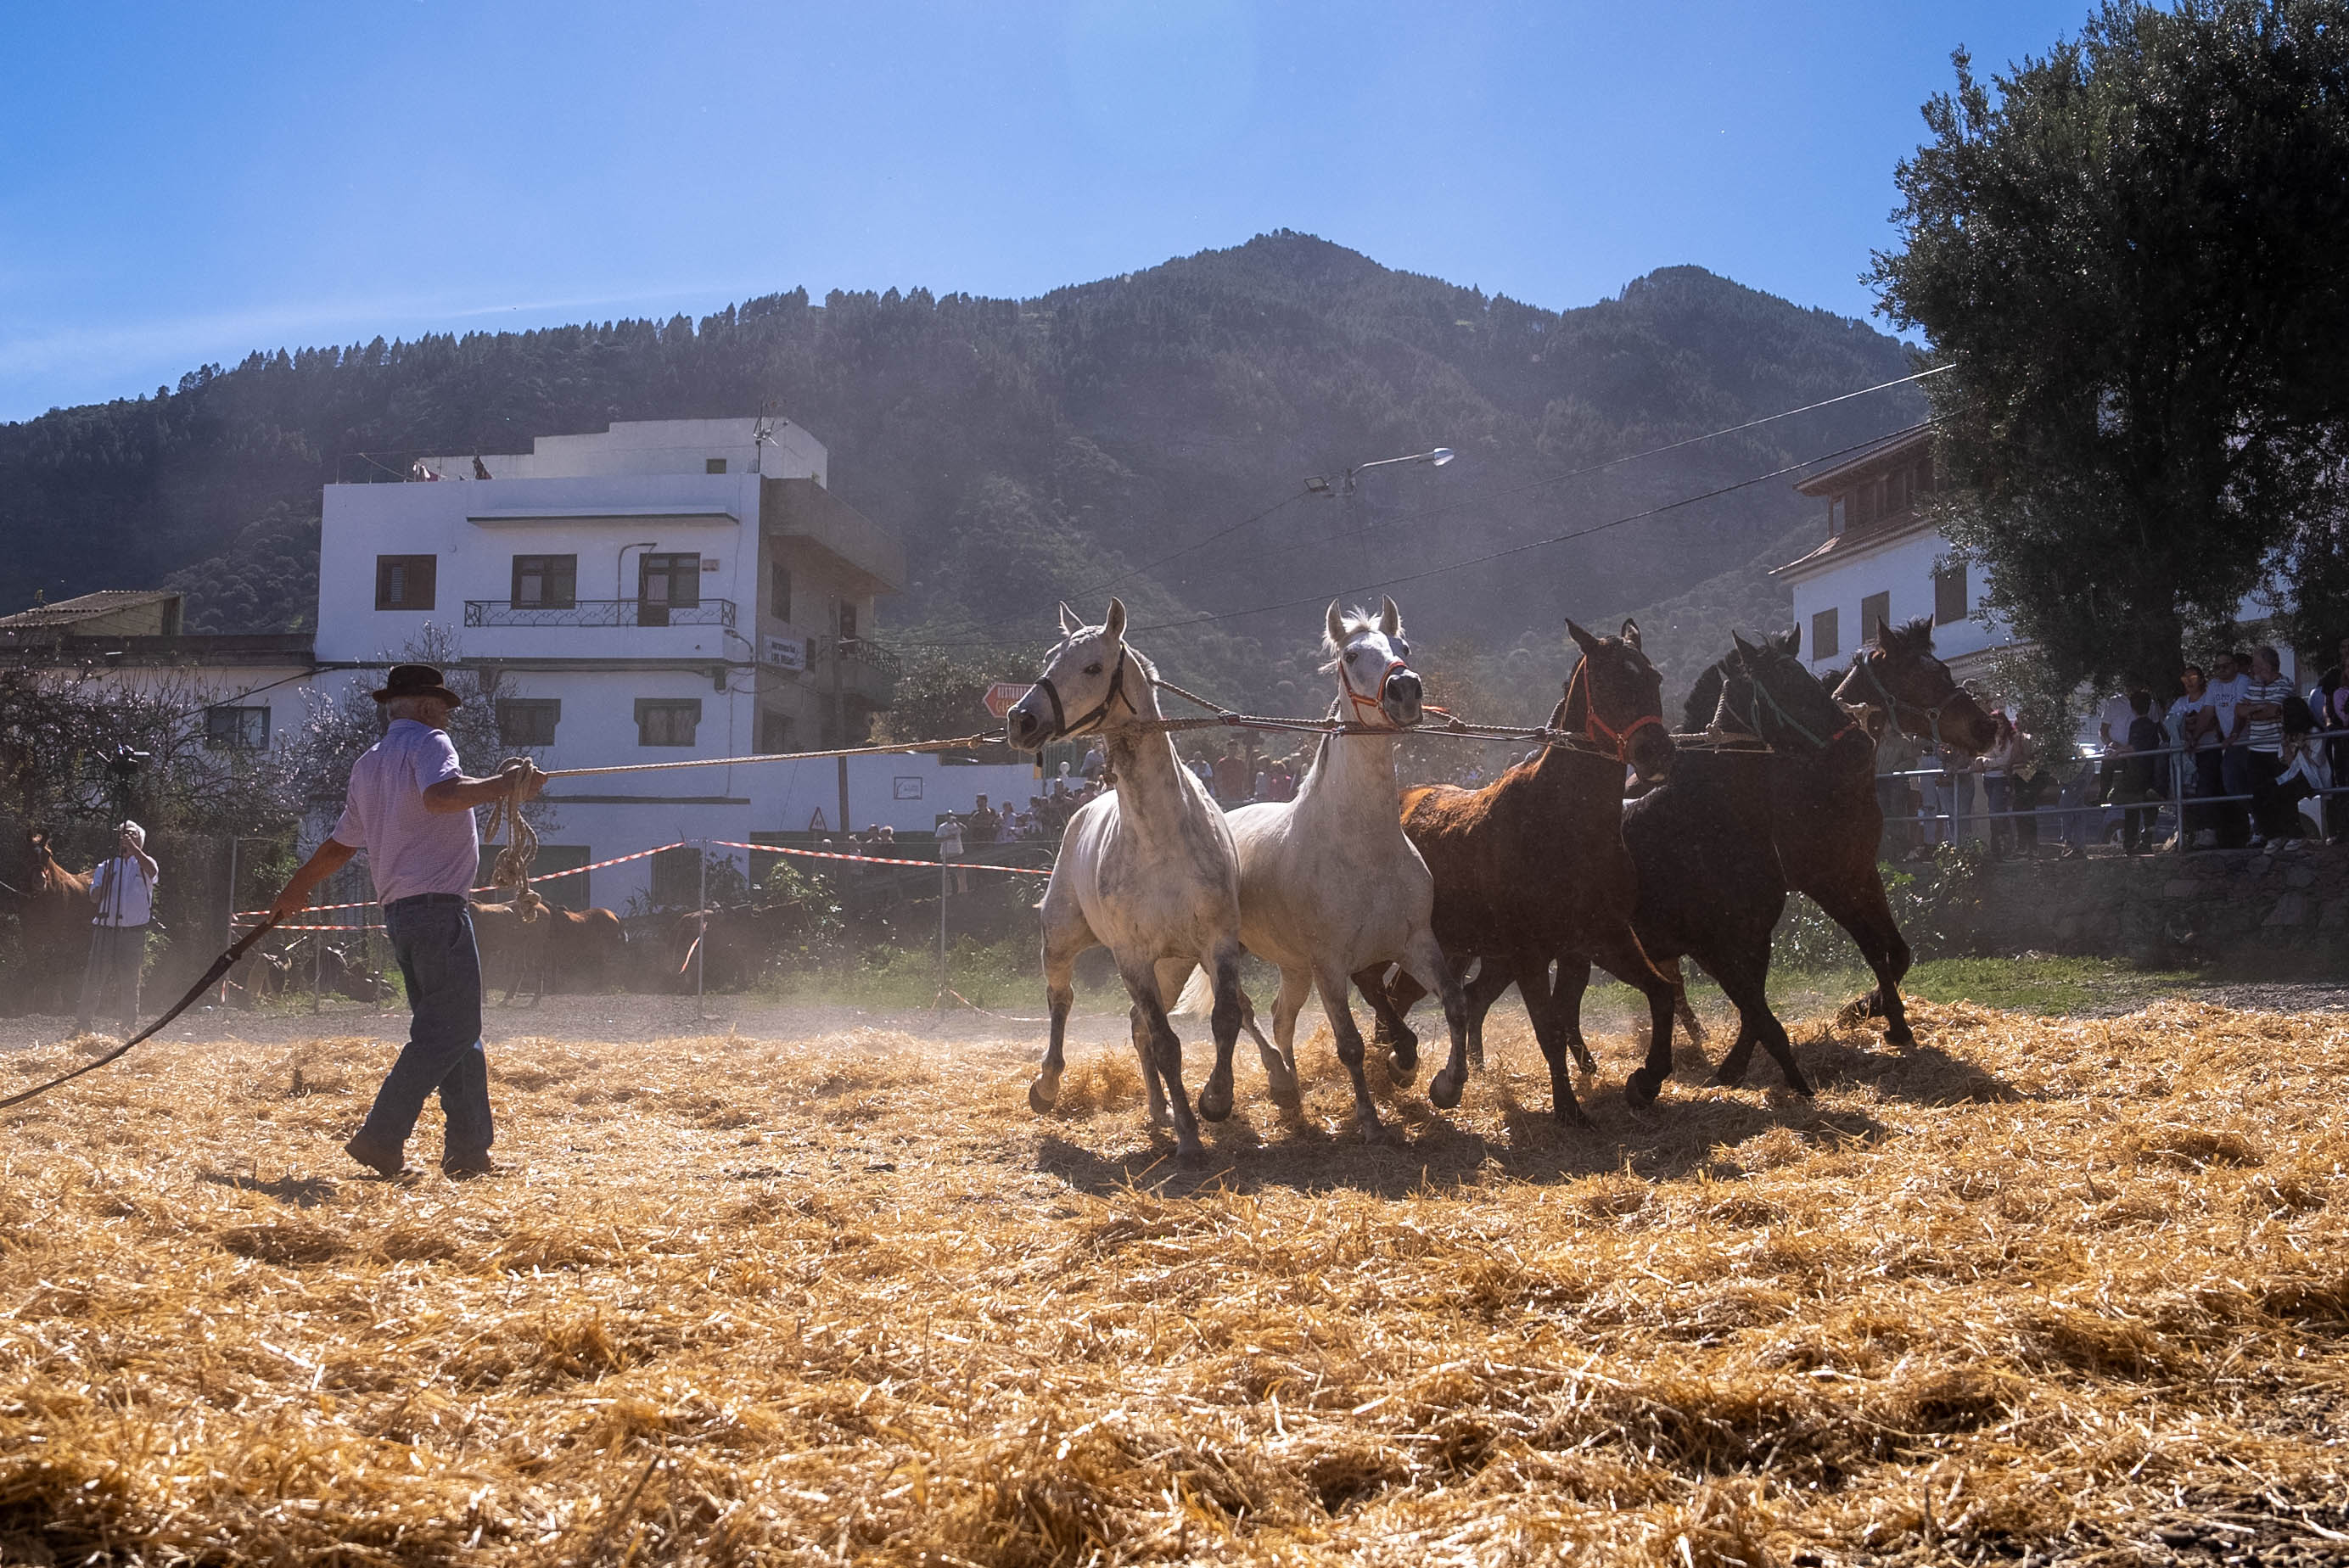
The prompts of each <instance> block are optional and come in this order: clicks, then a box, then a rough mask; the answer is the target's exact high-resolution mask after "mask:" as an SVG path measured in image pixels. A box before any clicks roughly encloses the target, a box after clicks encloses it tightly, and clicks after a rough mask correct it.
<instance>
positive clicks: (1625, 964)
mask: <svg viewBox="0 0 2349 1568" xmlns="http://www.w3.org/2000/svg"><path fill="white" fill-rule="evenodd" d="M1567 630H1568V632H1570V633H1571V634H1573V636H1574V640H1575V641H1576V642H1577V643H1578V644H1579V645H1581V648H1582V662H1581V663H1580V664H1578V665H1576V666H1575V669H1574V674H1573V675H1572V676H1570V677H1569V678H1568V681H1567V683H1566V695H1565V696H1564V698H1563V699H1562V700H1560V701H1559V703H1558V705H1557V707H1556V708H1555V709H1554V710H1552V712H1551V714H1550V717H1549V724H1550V727H1551V728H1553V729H1560V730H1570V731H1573V732H1576V733H1578V734H1580V735H1582V736H1585V737H1587V738H1589V739H1591V740H1593V741H1596V742H1598V743H1599V745H1598V747H1597V748H1578V747H1568V746H1546V747H1544V748H1542V750H1541V754H1540V755H1539V756H1537V757H1536V758H1534V759H1533V760H1531V761H1529V762H1520V763H1518V764H1517V765H1516V767H1515V768H1512V769H1509V770H1508V771H1507V772H1506V773H1504V774H1503V775H1502V776H1501V777H1500V778H1499V779H1496V780H1495V781H1494V782H1493V783H1491V784H1488V785H1486V786H1485V788H1484V789H1455V788H1454V787H1452V786H1450V785H1444V784H1438V785H1431V786H1428V787H1425V788H1423V789H1412V790H1408V791H1406V792H1405V793H1404V795H1403V798H1402V822H1403V831H1404V832H1405V833H1406V834H1407V835H1408V836H1409V837H1410V839H1411V841H1412V842H1413V844H1414V845H1416V846H1418V849H1419V852H1420V853H1421V854H1422V855H1423V856H1424V857H1425V858H1426V860H1427V868H1428V870H1429V871H1430V872H1433V873H1434V877H1435V918H1434V926H1435V939H1436V941H1437V942H1439V943H1441V944H1443V947H1444V954H1445V956H1446V957H1448V958H1450V959H1451V960H1452V962H1453V964H1454V965H1455V966H1465V965H1466V964H1467V962H1468V960H1469V959H1471V958H1481V959H1484V960H1485V961H1486V962H1485V966H1484V969H1483V970H1482V971H1480V973H1479V974H1478V975H1477V977H1476V980H1475V983H1473V984H1472V985H1470V986H1469V987H1468V990H1469V996H1468V1005H1469V1009H1470V1016H1472V1017H1479V1018H1481V1017H1482V1016H1483V1013H1484V1010H1485V1008H1486V1007H1489V1006H1491V1005H1492V1003H1493V1001H1494V999H1495V997H1497V996H1498V995H1500V994H1501V992H1502V991H1503V990H1505V989H1506V987H1507V986H1508V985H1510V984H1511V983H1512V982H1514V983H1515V984H1516V986H1517V989H1518V993H1519V995H1522V996H1524V998H1525V1001H1526V1012H1527V1013H1528V1014H1530V1015H1531V1016H1532V1018H1533V1025H1534V1036H1535V1038H1537V1040H1539V1041H1540V1042H1541V1048H1542V1055H1543V1057H1546V1058H1547V1061H1548V1063H1549V1082H1550V1111H1551V1114H1552V1115H1553V1116H1555V1117H1556V1118H1557V1119H1558V1120H1560V1121H1564V1122H1581V1121H1585V1120H1587V1119H1586V1118H1585V1117H1584V1116H1583V1113H1582V1108H1581V1106H1580V1105H1579V1104H1578V1103H1577V1102H1576V1100H1575V1098H1574V1084H1573V1079H1572V1077H1571V1073H1570V1070H1569V1068H1568V1053H1569V1052H1571V1053H1572V1056H1573V1058H1574V1060H1575V1061H1576V1062H1578V1063H1579V1064H1580V1065H1581V1066H1582V1068H1584V1070H1585V1071H1591V1070H1595V1066H1596V1064H1594V1063H1593V1062H1592V1061H1591V1059H1590V1052H1589V1048H1588V1047H1587V1046H1585V1045H1584V1044H1583V1039H1582V1018H1581V1011H1580V1007H1579V1005H1578V1004H1579V997H1577V998H1576V1003H1577V1005H1575V1006H1563V1007H1561V1006H1556V1005H1555V1003H1554V997H1553V993H1552V990H1551V986H1550V983H1549V969H1550V965H1551V964H1552V963H1553V962H1557V963H1565V964H1580V965H1583V966H1584V970H1585V972H1586V973H1587V972H1588V965H1591V964H1594V963H1595V964H1597V965H1599V967H1601V968H1603V969H1605V970H1606V971H1607V972H1608V973H1609V974H1610V975H1615V976H1617V977H1618V978H1619V979H1621V980H1623V981H1624V982H1626V983H1627V984H1629V985H1632V986H1634V987H1635V988H1637V989H1638V990H1639V991H1640V993H1641V994H1642V995H1645V996H1646V997H1647V998H1648V1006H1649V1012H1650V1015H1651V1026H1652V1032H1651V1035H1650V1038H1651V1041H1660V1042H1661V1046H1660V1047H1656V1048H1652V1049H1651V1050H1650V1052H1649V1054H1648V1060H1647V1062H1646V1064H1645V1065H1644V1066H1642V1067H1641V1068H1640V1069H1639V1070H1638V1071H1636V1072H1634V1073H1633V1074H1632V1075H1631V1078H1630V1084H1629V1086H1628V1092H1629V1093H1630V1095H1631V1096H1632V1097H1633V1098H1634V1099H1640V1100H1650V1099H1654V1098H1655V1097H1656V1094H1657V1091H1658V1090H1659V1089H1661V1088H1662V1087H1663V1081H1664V1078H1665V1076H1666V1075H1667V1074H1668V1073H1669V1072H1670V1071H1671V1009H1672V998H1673V995H1674V991H1673V986H1672V983H1671V979H1670V978H1669V977H1668V976H1667V975H1664V974H1663V973H1661V971H1659V970H1658V969H1657V968H1656V966H1655V965H1653V964H1652V963H1651V962H1650V961H1649V958H1648V955H1647V954H1646V953H1645V952H1644V951H1643V950H1642V949H1641V947H1640V940H1639V938H1638V937H1637V936H1636V935H1634V934H1632V930H1631V910H1632V905H1633V903H1634V901H1635V900H1636V898H1637V896H1638V887H1637V880H1638V879H1637V873H1636V872H1634V870H1633V868H1632V864H1631V856H1630V851H1627V850H1626V849H1625V848H1624V847H1623V827H1622V824H1623V769H1624V766H1625V765H1626V764H1627V763H1628V764H1629V765H1630V767H1631V768H1632V769H1634V770H1636V771H1637V772H1638V773H1639V775H1640V778H1641V779H1644V780H1648V781H1651V782H1655V781H1661V780H1662V779H1666V778H1669V777H1670V776H1671V770H1672V769H1673V767H1674V766H1675V764H1674V760H1673V751H1672V741H1671V735H1670V734H1669V733H1667V731H1666V730H1665V728H1664V723H1663V717H1662V712H1661V685H1662V683H1661V680H1660V679H1659V677H1658V676H1657V675H1656V669H1655V666H1654V665H1651V664H1650V663H1649V662H1648V660H1647V656H1646V655H1644V654H1642V653H1641V652H1640V628H1639V627H1638V626H1636V625H1634V624H1631V623H1630V622H1629V621H1626V622H1624V623H1623V633H1622V635H1620V636H1618V637H1595V636H1592V635H1591V634H1589V633H1588V632H1586V631H1584V630H1583V629H1582V628H1581V627H1579V626H1578V625H1576V624H1574V623H1572V622H1571V621H1569V622H1568V623H1567ZM1354 979H1355V983H1356V984H1357V985H1360V986H1361V989H1362V993H1363V995H1364V996H1365V997H1367V998H1368V999H1369V1000H1370V1003H1371V1008H1372V1010H1373V1011H1375V1012H1377V1013H1378V1015H1379V1026H1380V1037H1381V1039H1389V1038H1393V1037H1396V1036H1397V1035H1399V1034H1400V1033H1401V1032H1402V1014H1403V1013H1404V1012H1406V1011H1408V1010H1409V1009H1410V1007H1411V1005H1412V1004H1413V1002H1415V1001H1417V1000H1418V999H1419V996H1420V995H1421V992H1420V989H1419V987H1418V986H1417V985H1413V983H1412V982H1411V980H1410V979H1409V978H1408V977H1407V976H1402V975H1398V976H1396V980H1395V984H1394V985H1392V986H1386V987H1382V986H1381V985H1380V984H1379V981H1380V976H1379V975H1376V974H1374V973H1371V972H1367V971H1366V972H1365V973H1363V974H1361V975H1356V976H1355V977H1354ZM1467 1069H1468V1052H1467V1050H1466V1049H1465V1047H1464V1044H1463V1043H1462V1042H1460V1041H1457V1040H1455V1042H1454V1047H1453V1053H1452V1059H1451V1060H1450V1061H1449V1062H1448V1063H1446V1064H1445V1066H1444V1070H1443V1071H1441V1072H1439V1073H1437V1074H1436V1075H1435V1078H1433V1080H1432V1081H1431V1082H1430V1083H1429V1085H1428V1098H1429V1099H1432V1100H1433V1101H1434V1102H1435V1103H1436V1104H1437V1105H1438V1106H1441V1107H1445V1108H1449V1107H1451V1106H1454V1105H1457V1104H1458V1103H1459V1100H1460V1089H1461V1085H1462V1083H1463V1081H1464V1079H1465V1078H1466V1076H1467Z"/></svg>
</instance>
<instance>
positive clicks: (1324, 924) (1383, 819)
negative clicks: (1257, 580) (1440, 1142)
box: [1183, 599, 1468, 1138]
mask: <svg viewBox="0 0 2349 1568" xmlns="http://www.w3.org/2000/svg"><path fill="white" fill-rule="evenodd" d="M1322 646H1323V650H1324V651H1325V652H1326V653H1328V654H1329V655H1330V662H1329V663H1328V664H1326V665H1322V668H1323V670H1324V671H1330V672H1335V673H1336V675H1337V676H1338V700H1337V703H1336V705H1335V707H1333V708H1332V709H1331V716H1332V717H1337V718H1343V719H1347V720H1350V721H1351V722H1354V723H1358V724H1367V725H1371V726H1373V727H1381V728H1384V729H1387V730H1391V731H1392V732H1394V733H1393V734H1392V735H1332V736H1329V737H1326V738H1324V739H1323V740H1322V742H1321V746H1320V749H1319V752H1318V753H1316V755H1315V757H1314V758H1313V766H1312V767H1311V768H1310V769H1308V770H1307V772H1306V775H1305V777H1304V779H1302V780H1301V781H1300V782H1299V785H1298V788H1297V797H1296V799H1293V800H1282V801H1275V802H1268V803H1266V804H1262V805H1256V806H1243V807H1241V808H1240V809H1239V810H1236V811H1234V812H1233V813H1232V814H1231V816H1230V819H1229V820H1230V822H1231V829H1232V837H1233V840H1234V841H1235V842H1236V843H1237V845H1238V849H1239V860H1240V941H1241V943H1242V944H1245V945H1246V946H1247V950H1248V951H1249V952H1251V953H1253V954H1256V955H1257V957H1259V958H1262V959H1264V960H1266V961H1267V962H1268V963H1270V964H1273V965H1277V966H1278V968H1279V970H1280V995H1279V998H1278V1000H1277V1001H1275V1002H1274V1003H1273V1008H1272V1032H1273V1038H1274V1040H1275V1042H1276V1043H1277V1044H1278V1049H1279V1055H1280V1058H1281V1061H1282V1062H1283V1064H1284V1065H1285V1066H1286V1067H1287V1068H1288V1078H1289V1080H1290V1081H1291V1082H1293V1081H1294V1080H1295V1078H1296V1073H1297V1015H1298V1013H1299V1010H1300V1009H1302V1008H1303V1007H1304V1006H1305V998H1306V996H1307V995H1308V994H1309V992H1311V991H1319V992H1320V994H1321V1007H1322V1010H1323V1011H1324V1012H1325V1013H1327V1014H1328V1015H1329V1018H1330V1029H1331V1031H1332V1032H1333V1033H1334V1034H1335V1035H1336V1036H1337V1040H1338V1059H1339V1060H1340V1061H1341V1062H1343V1063H1345V1064H1346V1071H1347V1072H1348V1073H1349V1074H1350V1076H1351V1077H1352V1078H1353V1080H1354V1114H1355V1118H1356V1119H1357V1122H1358V1124H1359V1126H1360V1128H1361V1133H1362V1136H1363V1137H1365V1138H1375V1137H1377V1136H1378V1132H1379V1112H1378V1107H1377V1106H1376V1105H1375V1104H1374V1103H1373V1102H1372V1101H1371V1088H1370V1084H1369V1082H1368V1081H1367V1080H1366V1079H1365V1078H1363V1076H1362V1057H1363V1048H1362V1035H1361V1030H1360V1029H1358V1028H1356V1027H1355V1026H1354V1016H1353V1014H1352V1012H1351V1010H1350V1009H1349V1008H1348V1006H1347V1005H1346V988H1347V986H1348V985H1349V984H1350V981H1351V977H1352V976H1354V975H1359V974H1362V973H1363V972H1365V971H1371V972H1374V973H1375V974H1377V975H1379V976H1381V978H1383V976H1384V975H1385V972H1386V968H1387V966H1388V965H1391V964H1400V965H1402V967H1403V969H1404V970H1405V971H1407V972H1408V973H1409V974H1410V975H1411V976H1412V978H1413V979H1414V980H1417V981H1418V982H1419V983H1420V985H1423V986H1424V987H1426V988H1427V989H1428V990H1430V991H1433V992H1434V993H1435V994H1436V995H1438V996H1439V997H1441V998H1442V999H1443V1003H1444V1022H1445V1023H1446V1024H1448V1025H1449V1026H1451V1029H1452V1038H1453V1042H1454V1047H1453V1060H1454V1061H1459V1060H1461V1059H1462V1052H1463V1051H1464V1049H1465V1045H1464V1042H1465V1040H1466V1038H1467V1029H1468V1013H1467V1007H1466V1006H1465V1003H1464V998H1463V995H1462V992H1461V986H1460V982H1459V980H1458V978H1457V977H1456V976H1455V975H1454V974H1453V972H1452V965H1451V964H1450V963H1448V962H1447V961H1446V960H1445V958H1444V950H1443V948H1441V947H1440V946H1438V945H1437V944H1436V941H1435V933H1434V931H1433V926H1432V917H1433V913H1434V909H1435V879H1434V878H1433V876H1431V875H1429V874H1428V870H1427V862H1426V861H1423V860H1422V859H1421V858H1420V853H1419V851H1418V850H1416V849H1415V848H1413V845H1412V842H1411V841H1410V840H1409V839H1407V838H1405V837H1404V836H1403V830H1402V812H1401V811H1400V810H1398V809H1397V805H1396V801H1397V799H1398V796H1399V791H1398V790H1397V789H1396V787H1395V742H1396V740H1397V739H1398V738H1400V737H1401V734H1402V731H1404V730H1406V729H1409V728H1411V727H1413V726H1414V725H1416V724H1418V723H1419V721H1420V679H1419V676H1418V675H1417V674H1416V673H1414V672H1413V669H1412V667H1411V665H1410V664H1409V663H1408V662H1407V661H1408V659H1409V657H1410V654H1411V645H1410V644H1409V643H1407V642H1405V641H1404V640H1403V635H1402V613H1401V612H1399V611H1398V610H1396V608H1395V602H1394V601H1393V600H1392V599H1389V600H1387V601H1386V603H1385V606H1384V607H1383V609H1382V610H1381V613H1380V614H1379V617H1378V618H1377V619H1376V620H1375V621H1374V620H1371V618H1370V617H1368V616H1365V615H1360V614H1357V615H1355V616H1352V617H1348V616H1342V615H1340V614H1339V613H1338V606H1337V604H1336V603H1334V602H1333V603H1331V604H1330V620H1329V635H1328V638H1327V639H1326V640H1325V642H1324V643H1323V645H1322ZM1205 999H1206V997H1205V994H1204V990H1203V987H1202V986H1201V985H1200V984H1199V983H1198V982H1196V981H1195V982H1193V984H1192V987H1191V989H1190V990H1189V991H1187V992H1186V993H1185V995H1184V997H1183V1002H1184V1006H1185V1009H1186V1010H1187V1009H1188V1008H1190V1007H1193V1006H1197V1005H1198V1004H1199V1003H1201V1002H1204V1001H1205ZM1242 1006H1243V1007H1244V1008H1245V1009H1246V1010H1245V1011H1244V1012H1243V1014H1242V1019H1243V1021H1244V1022H1245V1023H1246V1025H1247V1030H1248V1032H1249V1033H1250V1034H1251V1035H1255V1036H1256V1039H1257V1046H1258V1047H1259V1048H1262V1047H1263V1045H1264V1037H1263V1036H1262V1035H1260V1034H1257V1027H1256V1016H1255V1009H1254V1007H1253V1006H1248V1005H1247V1003H1246V1001H1245V999H1243V1003H1242ZM1418 1065H1419V1057H1418V1052H1417V1049H1416V1047H1415V1044H1398V1046H1397V1047H1396V1049H1395V1054H1394V1056H1393V1057H1392V1058H1391V1066H1392V1072H1393V1074H1394V1076H1395V1077H1396V1078H1399V1079H1402V1080H1405V1081H1407V1080H1408V1079H1409V1078H1410V1077H1411V1074H1412V1072H1413V1070H1414V1069H1415V1068H1417V1067H1418ZM1268 1070H1269V1069H1268ZM1448 1070H1449V1069H1447V1071H1448ZM1276 1082H1278V1079H1276ZM1452 1087H1454V1088H1455V1089H1456V1088H1457V1085H1456V1084H1454V1085H1453V1086H1452ZM1456 1098H1457V1096H1456V1094H1455V1095H1454V1099H1456ZM1438 1103H1439V1104H1442V1103H1448V1102H1446V1101H1444V1100H1442V1099H1439V1100H1438Z"/></svg>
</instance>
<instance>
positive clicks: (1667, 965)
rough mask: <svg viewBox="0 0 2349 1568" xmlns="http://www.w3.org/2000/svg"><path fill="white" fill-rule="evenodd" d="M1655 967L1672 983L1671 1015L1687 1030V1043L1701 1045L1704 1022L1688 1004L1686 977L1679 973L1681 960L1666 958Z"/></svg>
mask: <svg viewBox="0 0 2349 1568" xmlns="http://www.w3.org/2000/svg"><path fill="white" fill-rule="evenodd" d="M1656 968H1657V969H1658V970H1659V971H1661V973H1662V975H1663V976H1664V978H1665V979H1667V980H1670V981H1671V983H1672V1016H1674V1017H1675V1018H1678V1019H1679V1020H1680V1021H1681V1027H1682V1029H1684V1030H1686V1031H1687V1033H1688V1037H1689V1044H1690V1045H1692V1046H1702V1044H1704V1022H1703V1020H1702V1019H1701V1018H1699V1017H1698V1016H1696V1009H1695V1008H1694V1007H1692V1006H1689V999H1688V978H1687V976H1686V975H1682V973H1681V961H1680V960H1679V959H1677V958H1667V959H1665V960H1664V961H1663V962H1662V963H1661V964H1659V965H1656Z"/></svg>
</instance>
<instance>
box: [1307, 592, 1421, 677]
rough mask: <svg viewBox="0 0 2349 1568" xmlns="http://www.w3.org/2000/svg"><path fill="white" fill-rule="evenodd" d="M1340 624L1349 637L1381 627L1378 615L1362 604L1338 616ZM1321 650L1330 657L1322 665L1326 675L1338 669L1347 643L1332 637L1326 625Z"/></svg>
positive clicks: (1322, 632) (1322, 633) (1322, 671)
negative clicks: (1364, 607)
mask: <svg viewBox="0 0 2349 1568" xmlns="http://www.w3.org/2000/svg"><path fill="white" fill-rule="evenodd" d="M1338 624H1339V627H1340V630H1342V631H1343V632H1344V633H1345V634H1346V636H1347V638H1349V639H1351V638H1353V637H1356V636H1359V635H1361V634H1362V633H1364V632H1375V631H1377V630H1378V629H1379V618H1378V617H1377V616H1376V615H1373V614H1371V613H1370V612H1369V611H1367V610H1364V609H1363V608H1361V606H1360V605H1356V606H1355V607H1354V608H1353V609H1351V610H1349V611H1347V612H1346V613H1345V614H1342V615H1340V616H1339V617H1338ZM1396 635H1398V636H1400V635H1402V633H1401V632H1397V633H1396ZM1321 651H1322V653H1324V654H1326V655H1329V659H1330V662H1329V663H1328V664H1326V665H1322V666H1321V673H1322V674H1323V675H1325V676H1326V675H1329V674H1330V673H1332V672H1333V671H1335V670H1336V669H1337V667H1338V661H1339V660H1340V659H1341V658H1343V657H1344V656H1345V653H1346V645H1345V644H1344V643H1343V642H1340V641H1339V640H1338V639H1336V638H1333V637H1331V636H1330V628H1329V627H1327V626H1324V627H1322V628H1321Z"/></svg>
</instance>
